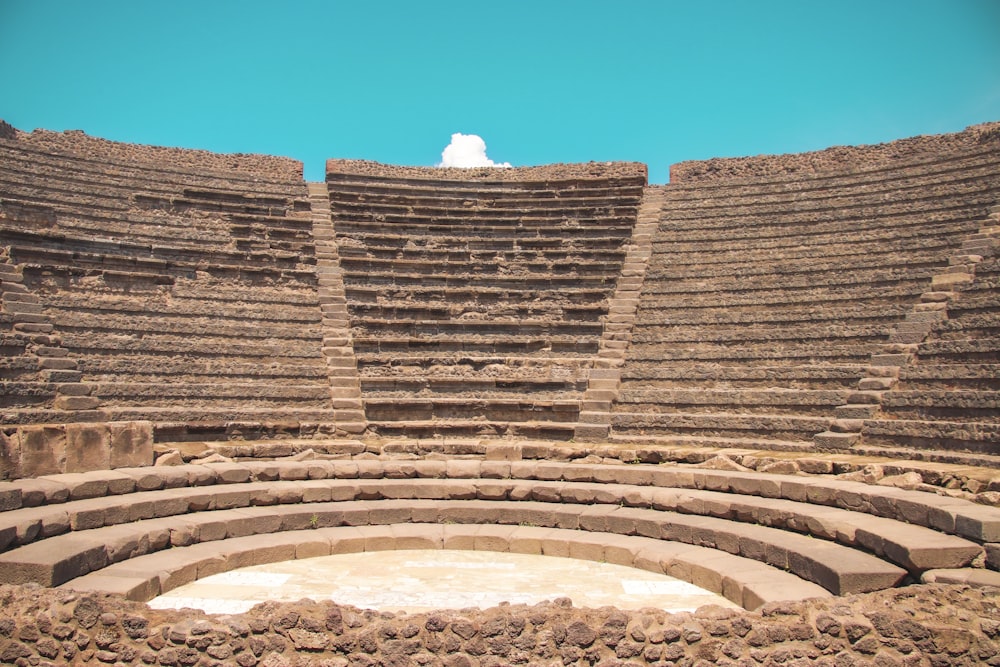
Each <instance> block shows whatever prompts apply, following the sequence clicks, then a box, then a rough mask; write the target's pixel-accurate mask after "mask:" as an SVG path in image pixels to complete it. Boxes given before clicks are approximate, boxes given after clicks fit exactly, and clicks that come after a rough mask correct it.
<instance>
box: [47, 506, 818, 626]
mask: <svg viewBox="0 0 1000 667" xmlns="http://www.w3.org/2000/svg"><path fill="white" fill-rule="evenodd" d="M396 549H459V550H476V551H509V552H512V553H522V554H534V555H547V556H559V557H569V558H580V559H586V560H595V561H600V562H607V563H611V564H614V565H624V566H627V567H636V568H640V569H644V570H648V571H651V572H657V573H663V574H667V575H669V576H672V577H675V578H677V579H681V580H684V581H687V582H689V583H692V584H694V585H696V586H700V587H701V588H704V589H706V590H709V591H711V592H713V593H716V594H719V595H723V596H724V597H726V598H727V599H728V600H730V601H731V602H734V603H736V604H738V605H740V606H742V607H743V608H745V609H748V610H754V609H758V608H759V607H761V606H763V605H764V604H766V603H768V602H774V601H779V600H783V601H787V600H802V599H807V598H816V597H828V596H829V595H830V593H829V592H827V591H826V590H825V589H823V588H822V587H820V586H817V585H816V584H812V583H809V582H806V581H803V580H802V579H799V578H798V577H796V576H795V575H793V574H789V573H787V572H784V571H782V570H779V569H777V568H774V567H771V566H770V565H766V564H763V563H759V562H757V561H753V560H749V559H747V558H742V557H740V556H734V555H731V554H727V553H723V552H719V551H717V550H714V549H708V548H705V547H699V546H693V545H685V544H678V543H672V542H663V541H661V540H655V539H651V538H646V537H634V536H622V535H615V534H607V533H580V532H579V531H575V530H566V529H560V528H539V527H532V526H498V525H491V524H464V525H457V524H454V525H440V524H413V523H406V524H388V525H379V526H358V527H336V528H318V529H314V530H313V529H309V530H296V531H289V532H285V533H280V534H273V535H267V536H266V537H263V538H262V537H261V536H248V537H236V538H232V539H226V540H220V541H217V542H205V543H200V544H196V545H191V546H187V547H178V548H175V549H171V550H169V551H164V552H158V553H154V554H148V555H145V556H137V557H136V558H132V559H130V560H128V561H125V562H122V563H116V564H114V565H110V566H108V567H106V568H104V569H103V570H100V571H98V572H94V573H92V574H87V575H84V576H82V577H78V578H76V579H73V580H72V581H69V582H67V583H66V584H63V585H62V586H61V587H62V588H68V589H72V590H78V591H92V592H103V593H115V594H119V595H124V596H125V597H128V598H129V599H132V600H140V601H149V600H151V599H152V598H154V597H156V596H157V595H162V594H163V593H166V592H168V591H170V590H172V589H174V588H177V587H178V586H181V585H183V584H186V583H190V582H192V581H195V580H196V579H200V578H202V577H206V576H209V575H212V574H218V573H220V572H227V571H229V570H232V569H236V568H240V567H247V566H250V565H261V564H265V563H273V562H279V561H285V560H292V559H300V558H313V557H317V556H327V555H335V554H342V553H356V552H362V551H386V550H396Z"/></svg>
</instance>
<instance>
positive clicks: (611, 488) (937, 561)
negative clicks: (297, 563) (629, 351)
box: [0, 465, 984, 576]
mask: <svg viewBox="0 0 1000 667" xmlns="http://www.w3.org/2000/svg"><path fill="white" fill-rule="evenodd" d="M391 471H392V469H391V468H388V469H387V470H385V471H383V472H382V474H383V475H385V474H393V473H392V472H391ZM397 471H398V469H397ZM136 472H137V471H129V473H126V474H124V478H123V477H119V478H111V479H109V480H108V488H109V489H111V488H115V489H116V490H118V491H122V492H124V495H112V496H104V497H94V498H90V499H80V500H75V501H71V502H66V503H61V504H51V505H42V506H39V507H31V508H24V509H17V510H8V511H7V512H5V513H3V514H0V539H2V541H3V543H2V544H0V550H3V549H5V548H8V547H12V546H23V545H25V544H30V543H32V542H34V541H37V540H41V539H45V538H47V537H51V536H53V535H57V534H62V533H65V532H69V531H74V530H88V529H92V528H99V527H102V526H110V525H119V524H122V523H128V522H130V521H136V520H141V519H148V518H163V517H167V516H179V515H183V514H186V513H188V512H194V511H200V510H202V509H209V510H214V509H232V508H237V507H251V506H261V505H268V506H269V505H273V504H275V503H292V504H294V503H299V502H302V503H312V502H326V501H327V500H328V499H331V498H332V499H334V500H358V499H368V500H378V499H389V500H401V499H422V500H453V499H469V498H480V499H484V498H485V499H498V498H500V499H504V500H510V501H511V502H514V503H516V502H519V501H521V500H527V499H531V500H532V501H542V502H555V503H568V504H585V505H593V504H596V505H622V504H623V505H626V506H629V507H639V508H645V509H655V510H657V511H669V512H680V513H683V514H690V515H693V516H704V517H715V518H718V519H726V520H732V521H738V522H744V523H755V524H759V525H764V526H770V527H772V528H780V529H783V530H791V531H793V532H798V533H803V534H806V535H810V536H812V537H817V538H821V539H825V540H829V541H833V542H837V543H839V544H843V545H846V546H851V547H856V548H862V549H866V550H868V551H870V552H872V553H875V554H876V555H878V556H879V557H881V558H884V559H887V560H889V561H890V562H893V563H895V564H897V565H900V566H902V567H904V568H906V569H907V570H908V571H909V572H910V573H911V574H913V575H914V576H919V574H920V573H921V572H923V571H926V570H930V569H935V568H954V567H966V566H968V565H970V563H972V562H973V560H975V559H977V558H980V557H981V556H983V553H984V552H983V548H982V547H981V546H980V545H978V544H975V543H972V542H969V541H967V540H964V539H962V538H959V537H955V536H951V535H945V534H942V533H939V532H936V531H933V530H931V529H928V528H924V527H919V526H913V525H910V524H905V523H902V522H899V521H896V520H892V519H885V518H879V517H874V516H871V515H866V514H861V513H858V512H853V511H849V510H844V509H837V508H830V507H817V506H812V505H809V504H807V503H801V502H793V501H789V500H781V499H772V498H760V497H756V496H739V497H734V496H733V494H729V493H721V492H713V491H704V490H697V489H695V490H677V489H661V488H656V487H642V486H638V487H637V486H632V485H623V484H614V483H607V484H596V483H568V482H544V481H543V482H537V481H536V482H529V481H524V480H483V479H474V480H473V481H471V482H470V481H469V480H467V479H466V480H457V479H451V480H441V479H428V478H424V479H399V478H382V479H361V480H358V481H352V482H347V481H344V480H331V479H318V480H308V481H301V482H295V481H278V482H250V483H246V482H242V481H237V480H243V479H248V474H249V472H248V470H247V469H246V468H242V467H241V466H239V465H234V466H230V467H228V468H225V469H223V471H222V475H224V476H225V477H226V479H227V481H229V482H231V483H227V484H224V485H216V486H202V487H195V488H184V487H181V488H177V487H175V488H171V489H166V490H161V491H146V492H141V493H137V492H133V491H129V490H128V488H129V487H128V485H129V482H130V480H129V479H128V478H129V477H134V476H135V475H136ZM299 474H300V475H301V474H302V473H301V472H300V473H299ZM150 475H155V472H154V473H150ZM98 479H99V477H97V476H93V477H91V483H92V485H97V484H99V483H100V482H99V481H97V480H98ZM168 480H169V481H170V482H171V483H176V482H177V477H176V476H175V477H174V478H168ZM143 481H147V480H143ZM470 484H471V486H470ZM28 488H29V489H30V488H31V487H30V485H29V486H28ZM36 493H37V491H36ZM516 507H517V505H516V504H515V505H512V506H511V510H512V511H516Z"/></svg>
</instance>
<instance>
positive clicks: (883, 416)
mask: <svg viewBox="0 0 1000 667" xmlns="http://www.w3.org/2000/svg"><path fill="white" fill-rule="evenodd" d="M998 220H1000V207H993V208H992V209H991V213H990V217H989V218H987V219H986V220H985V221H983V222H982V223H981V228H980V230H979V233H978V234H975V235H971V236H970V237H968V238H967V239H966V241H965V243H964V244H963V246H962V248H961V249H960V250H959V251H958V252H957V253H956V254H955V256H953V257H952V259H951V263H950V265H949V267H948V268H947V269H944V270H943V271H942V274H941V275H940V276H938V277H936V278H935V281H940V284H938V283H937V282H936V283H935V287H937V288H938V289H939V290H940V291H937V292H933V291H932V292H928V293H927V294H925V295H924V299H923V301H924V302H923V303H921V304H920V305H919V306H918V307H917V311H916V312H915V313H914V316H913V317H915V318H920V319H921V322H919V323H917V322H915V323H914V326H918V325H922V328H920V329H919V331H918V330H916V329H915V330H914V336H916V337H918V338H919V340H918V342H916V343H913V344H911V345H909V346H903V347H901V348H900V349H906V350H907V353H906V354H904V355H895V356H901V357H902V358H901V360H900V364H899V365H898V366H897V367H895V368H894V369H893V370H894V371H895V373H894V376H893V377H892V378H891V382H892V384H891V387H890V388H889V389H890V390H889V391H885V392H884V393H882V394H881V397H880V403H879V412H878V414H876V415H874V417H873V418H872V419H868V420H866V421H865V422H864V425H863V428H862V430H861V433H862V438H863V439H862V443H861V445H862V446H863V447H865V448H868V449H886V448H888V449H898V448H917V449H927V450H936V451H941V452H943V451H974V452H980V453H984V454H994V453H996V447H997V443H1000V419H998V415H1000V384H998V380H997V378H998V377H1000V354H998V351H1000V345H998V344H997V340H998V339H1000V260H998V259H997V256H996V255H997V246H998V242H997V237H998V232H1000V230H998V227H997V221H998ZM932 289H934V287H932ZM925 331H926V332H927V333H926V335H923V333H924V332H925ZM914 340H917V338H915V339H914ZM885 358H886V359H888V360H891V359H892V358H893V355H885Z"/></svg>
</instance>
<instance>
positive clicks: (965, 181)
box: [664, 154, 996, 212]
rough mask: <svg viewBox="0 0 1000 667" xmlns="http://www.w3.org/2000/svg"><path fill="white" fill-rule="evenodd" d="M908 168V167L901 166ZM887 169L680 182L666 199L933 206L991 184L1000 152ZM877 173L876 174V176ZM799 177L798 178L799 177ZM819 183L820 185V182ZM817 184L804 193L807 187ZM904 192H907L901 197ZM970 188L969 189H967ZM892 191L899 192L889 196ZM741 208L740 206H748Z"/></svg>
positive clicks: (718, 205)
mask: <svg viewBox="0 0 1000 667" xmlns="http://www.w3.org/2000/svg"><path fill="white" fill-rule="evenodd" d="M900 167H901V169H903V170H905V169H908V167H904V166H900ZM883 174H885V175H887V176H888V178H884V179H883V178H881V177H880V176H881V175H879V174H877V173H875V172H867V173H860V174H859V175H858V177H857V178H855V179H853V180H851V179H844V178H838V177H833V178H830V177H827V175H806V176H805V177H804V178H802V179H801V180H799V179H798V178H797V177H795V176H792V177H791V178H790V179H788V180H786V181H785V182H784V183H781V182H778V181H771V182H765V181H760V180H758V181H756V182H750V181H744V182H737V181H717V182H716V183H712V184H708V183H683V182H681V183H677V184H676V185H678V186H679V187H674V188H671V192H670V195H671V196H669V197H667V198H666V199H665V203H664V208H665V209H666V210H669V209H670V208H671V207H674V206H677V207H680V208H683V209H684V210H688V211H695V210H706V211H711V210H719V209H721V210H726V209H729V210H732V209H733V207H734V206H736V207H740V206H742V207H744V209H745V210H747V211H752V212H757V211H761V210H763V211H766V210H768V209H770V208H778V209H780V210H811V209H832V208H841V209H845V210H850V209H851V208H855V209H860V208H864V207H872V206H886V205H892V204H896V205H900V204H903V203H907V202H910V203H913V202H919V204H920V205H921V207H922V208H923V207H927V208H930V207H932V206H933V204H934V203H935V202H937V201H939V200H946V201H947V200H948V199H950V198H953V197H954V194H955V186H956V185H959V186H961V187H962V188H965V189H968V190H973V191H975V189H976V188H977V186H978V187H980V188H982V187H984V186H988V185H989V177H991V176H995V174H996V158H995V156H989V155H986V154H982V155H979V156H976V157H975V158H972V159H963V158H959V159H958V160H956V161H955V162H954V163H953V164H952V165H950V166H949V168H945V169H937V168H933V167H932V168H930V169H926V170H924V171H923V173H917V172H916V171H911V172H909V173H906V172H904V171H896V172H894V173H889V172H888V171H884V172H883ZM873 176H874V179H873V180H868V179H871V178H872V177H873ZM796 181H798V182H796ZM814 186H817V187H814ZM803 188H808V189H809V190H813V192H810V193H809V196H803V192H802V189H803ZM900 193H902V194H903V195H905V196H903V197H900V196H899V195H900ZM963 194H964V192H963ZM887 195H896V196H895V197H887ZM744 209H739V210H744Z"/></svg>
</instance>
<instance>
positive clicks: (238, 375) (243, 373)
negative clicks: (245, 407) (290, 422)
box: [77, 355, 329, 384]
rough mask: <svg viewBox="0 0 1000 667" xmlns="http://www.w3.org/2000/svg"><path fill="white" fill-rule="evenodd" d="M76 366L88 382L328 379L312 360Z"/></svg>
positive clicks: (146, 360)
mask: <svg viewBox="0 0 1000 667" xmlns="http://www.w3.org/2000/svg"><path fill="white" fill-rule="evenodd" d="M77 368H78V369H79V370H80V371H81V372H83V373H85V374H86V376H87V381H88V382H93V383H95V384H102V383H109V382H120V381H121V379H122V377H127V378H128V379H129V380H130V381H132V382H150V383H154V382H155V383H160V382H163V383H179V382H195V383H197V382H206V381H209V380H210V379H211V380H212V381H215V382H236V383H239V382H249V381H251V380H261V381H268V382H272V383H274V382H292V383H301V384H305V383H322V382H325V381H328V380H329V375H328V373H327V370H326V368H324V367H321V366H317V365H315V364H311V363H304V364H296V363H283V364H281V365H279V366H271V365H268V364H263V365H262V364H260V363H259V361H253V360H250V361H245V362H244V361H239V360H235V359H228V360H227V361H226V363H225V364H218V363H204V362H202V363H198V362H197V360H195V359H191V360H189V362H188V363H185V364H184V365H178V364H177V362H176V360H174V359H171V358H163V359H160V358H151V357H149V356H145V357H138V358H135V357H130V356H127V355H122V356H120V357H112V358H102V359H79V360H77Z"/></svg>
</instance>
